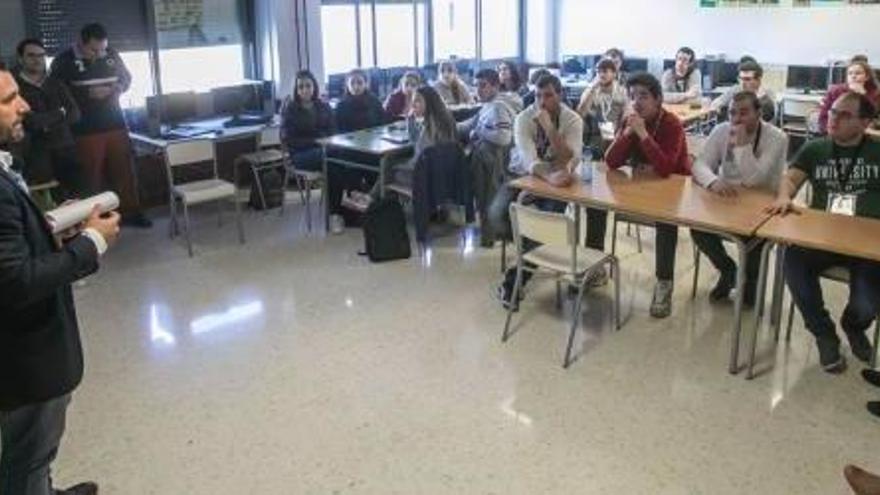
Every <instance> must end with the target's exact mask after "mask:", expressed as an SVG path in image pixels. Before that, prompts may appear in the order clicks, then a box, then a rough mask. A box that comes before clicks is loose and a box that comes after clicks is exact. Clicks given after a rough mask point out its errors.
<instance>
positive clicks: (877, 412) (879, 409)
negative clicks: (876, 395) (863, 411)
mask: <svg viewBox="0 0 880 495" xmlns="http://www.w3.org/2000/svg"><path fill="white" fill-rule="evenodd" d="M867 407H868V412H869V413H871V414H872V415H874V416H876V417H878V418H880V401H877V400H872V401H871V402H868V406H867Z"/></svg>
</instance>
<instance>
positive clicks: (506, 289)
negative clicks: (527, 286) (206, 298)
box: [495, 282, 523, 312]
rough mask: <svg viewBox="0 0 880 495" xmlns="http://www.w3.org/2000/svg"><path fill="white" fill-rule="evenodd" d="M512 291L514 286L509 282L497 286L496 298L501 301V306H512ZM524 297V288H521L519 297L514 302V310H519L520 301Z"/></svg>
mask: <svg viewBox="0 0 880 495" xmlns="http://www.w3.org/2000/svg"><path fill="white" fill-rule="evenodd" d="M511 292H513V286H508V284H506V283H504V282H502V283H500V284H498V287H496V288H495V299H497V300H498V302H500V303H501V306H502V307H503V308H504V309H509V307H510V299H511ZM522 299H523V295H522V288H520V290H519V297H518V298H516V302H515V303H513V311H514V312H516V311H519V302H520V301H522Z"/></svg>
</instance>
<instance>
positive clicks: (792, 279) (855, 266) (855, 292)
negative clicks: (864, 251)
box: [784, 246, 880, 341]
mask: <svg viewBox="0 0 880 495" xmlns="http://www.w3.org/2000/svg"><path fill="white" fill-rule="evenodd" d="M836 266H841V267H845V268H848V269H849V277H850V278H849V302H848V303H847V305H846V308H845V309H844V310H843V315H842V316H841V318H840V326H841V327H842V328H843V331H844V332H846V333H857V332H864V331H865V330H867V329H868V327H870V326H871V323H872V322H873V321H874V318H876V317H877V313H878V311H880V263H876V262H872V261H868V260H863V259H859V258H851V257H848V256H843V255H840V254H834V253H829V252H826V251H817V250H813V249H805V248H800V247H794V246H793V247H790V248H788V249H786V251H785V265H784V272H785V281H786V283H787V284H788V289H789V290H790V291H791V296H792V298H793V299H794V303H795V305H797V307H798V309H799V310H800V312H801V315H803V317H804V324H805V326H806V327H807V330H809V331H810V332H811V333H812V334H813V335H814V336H815V337H816V339H817V340H820V339H824V340H828V341H839V340H840V339H839V338H838V337H837V334H836V332H835V326H834V321H833V320H832V319H831V315H830V314H829V313H828V310H827V309H825V301H824V300H823V298H822V287H821V286H820V285H819V275H820V274H821V273H822V272H823V271H825V270H827V269H828V268H831V267H836Z"/></svg>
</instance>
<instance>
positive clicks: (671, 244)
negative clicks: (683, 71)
mask: <svg viewBox="0 0 880 495" xmlns="http://www.w3.org/2000/svg"><path fill="white" fill-rule="evenodd" d="M626 85H627V90H628V91H629V95H630V102H631V105H632V109H633V113H632V114H630V115H629V116H628V117H626V119H625V121H624V127H623V129H622V130H621V131H620V132H619V133H618V135H617V138H616V139H615V140H614V143H612V144H611V147H610V148H608V151H607V152H606V153H605V163H606V164H607V165H608V167H610V168H619V167H622V166H624V165H632V166H633V167H634V168H637V167H644V166H647V167H650V168H652V169H653V171H654V172H655V173H656V174H657V175H659V176H660V177H667V176H669V175H670V174H682V175H689V174H690V162H689V159H688V152H687V142H686V141H685V136H684V129H683V128H682V126H681V121H679V120H678V117H676V116H675V115H673V114H671V113H669V112H667V111H666V110H664V109H663V92H662V90H661V88H660V82H659V81H657V78H655V77H654V76H652V75H651V74H648V73H646V72H640V73H636V74H633V75H632V76H630V78H629V80H628V81H627V82H626ZM656 230H657V234H656V244H657V247H656V253H655V256H656V260H655V268H654V270H655V274H656V276H657V284H656V285H655V286H654V297H653V299H652V301H651V316H653V317H655V318H665V317H667V316H669V314H670V313H671V312H672V289H673V278H674V274H675V248H676V245H677V244H678V227H676V226H675V225H669V224H664V223H657V224H656Z"/></svg>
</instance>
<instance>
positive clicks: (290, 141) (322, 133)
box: [281, 70, 334, 171]
mask: <svg viewBox="0 0 880 495" xmlns="http://www.w3.org/2000/svg"><path fill="white" fill-rule="evenodd" d="M333 129H334V123H333V109H331V108H330V105H328V104H327V103H325V102H323V101H321V98H320V97H319V92H318V81H317V80H316V79H315V76H314V75H313V74H312V73H311V72H309V71H307V70H303V71H299V72H297V74H296V78H295V79H294V90H293V97H291V98H288V99H287V101H285V103H284V108H283V109H282V110H281V141H282V142H283V143H284V145H285V146H286V147H287V150H288V152H289V153H290V159H291V161H292V162H293V165H294V166H295V167H296V168H297V169H299V170H309V171H318V170H321V169H322V167H323V161H324V152H323V149H322V148H321V146H319V145H318V144H317V143H316V142H315V140H316V139H318V138H322V137H327V136H330V135H332V134H333Z"/></svg>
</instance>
